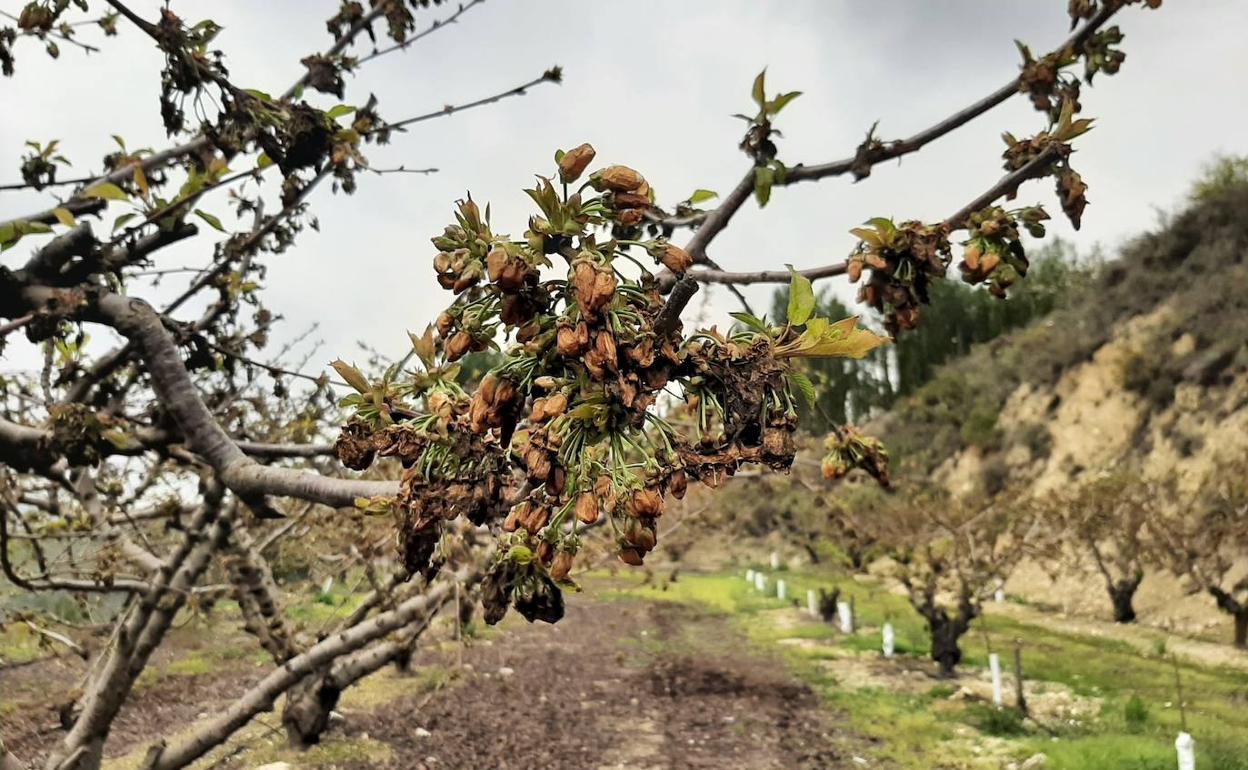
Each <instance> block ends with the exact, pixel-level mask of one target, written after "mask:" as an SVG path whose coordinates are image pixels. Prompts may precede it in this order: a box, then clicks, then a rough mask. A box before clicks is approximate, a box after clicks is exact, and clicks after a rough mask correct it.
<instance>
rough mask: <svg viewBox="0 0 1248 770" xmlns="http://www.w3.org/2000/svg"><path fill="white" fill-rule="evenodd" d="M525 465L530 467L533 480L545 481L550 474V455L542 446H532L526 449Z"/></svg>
mask: <svg viewBox="0 0 1248 770" xmlns="http://www.w3.org/2000/svg"><path fill="white" fill-rule="evenodd" d="M524 466H525V467H526V468H528V471H529V479H530V480H531V481H533V482H543V481H545V480H546V478H547V477H548V476H550V467H551V464H550V455H548V454H547V453H546V450H544V449H541V448H540V447H535V446H530V447H529V448H528V449H526V450H525V451H524Z"/></svg>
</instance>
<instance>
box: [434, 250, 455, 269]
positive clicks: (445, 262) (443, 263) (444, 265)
mask: <svg viewBox="0 0 1248 770" xmlns="http://www.w3.org/2000/svg"><path fill="white" fill-rule="evenodd" d="M433 269H434V270H436V271H438V272H439V273H445V272H446V271H448V270H450V269H451V255H450V254H447V253H446V252H445V251H443V252H440V253H439V254H438V255H437V256H436V257H434V258H433Z"/></svg>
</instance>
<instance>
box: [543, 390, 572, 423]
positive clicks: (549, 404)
mask: <svg viewBox="0 0 1248 770" xmlns="http://www.w3.org/2000/svg"><path fill="white" fill-rule="evenodd" d="M567 408H568V397H567V396H565V395H563V394H562V393H555V394H553V395H551V396H550V397H549V398H547V399H546V419H547V420H552V419H554V418H556V417H558V416H559V415H561V414H563V413H564V412H565V411H567Z"/></svg>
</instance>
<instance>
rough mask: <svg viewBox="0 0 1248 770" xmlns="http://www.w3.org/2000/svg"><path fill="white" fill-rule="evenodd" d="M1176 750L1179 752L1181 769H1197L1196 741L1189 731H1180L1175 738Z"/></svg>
mask: <svg viewBox="0 0 1248 770" xmlns="http://www.w3.org/2000/svg"><path fill="white" fill-rule="evenodd" d="M1174 750H1175V751H1177V752H1178V753H1179V770H1196V741H1195V740H1193V739H1192V736H1191V735H1189V734H1187V733H1179V737H1178V738H1175V739H1174Z"/></svg>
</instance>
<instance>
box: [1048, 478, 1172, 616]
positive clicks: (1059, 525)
mask: <svg viewBox="0 0 1248 770" xmlns="http://www.w3.org/2000/svg"><path fill="white" fill-rule="evenodd" d="M1158 500H1159V490H1158V488H1157V485H1155V484H1151V483H1149V482H1147V481H1145V480H1144V479H1141V478H1140V477H1139V476H1137V475H1134V474H1130V473H1122V472H1119V473H1107V474H1105V475H1102V476H1098V477H1097V478H1094V479H1092V480H1091V481H1088V482H1086V483H1084V484H1082V485H1080V486H1079V487H1078V488H1076V489H1075V490H1074V491H1073V492H1071V493H1068V494H1059V495H1055V496H1054V497H1052V498H1050V499H1049V500H1048V501H1047V502H1048V505H1047V506H1046V511H1045V517H1046V524H1047V526H1045V527H1044V528H1043V531H1044V532H1046V533H1048V534H1049V535H1050V536H1051V537H1049V538H1048V539H1047V542H1046V547H1045V548H1043V549H1041V551H1043V553H1041V555H1042V557H1044V558H1043V559H1042V560H1043V561H1047V562H1049V563H1050V564H1054V565H1063V566H1075V567H1082V566H1084V565H1085V564H1087V563H1088V562H1091V563H1092V565H1093V566H1094V567H1095V568H1096V571H1097V572H1098V573H1099V574H1100V576H1101V577H1102V578H1103V579H1104V581H1105V590H1106V591H1107V592H1108V593H1109V600H1110V602H1111V604H1112V605H1113V611H1114V622H1115V623H1132V622H1134V621H1135V607H1134V605H1133V600H1134V598H1135V592H1136V590H1138V589H1139V587H1140V583H1142V582H1143V581H1144V573H1145V570H1146V568H1148V567H1149V566H1150V564H1151V563H1152V562H1153V561H1154V560H1153V555H1154V553H1155V549H1153V548H1152V547H1151V543H1150V542H1149V537H1150V534H1149V531H1148V528H1147V527H1146V523H1147V522H1148V521H1149V520H1150V519H1152V518H1153V517H1154V516H1155V514H1156V510H1157V503H1158Z"/></svg>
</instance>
